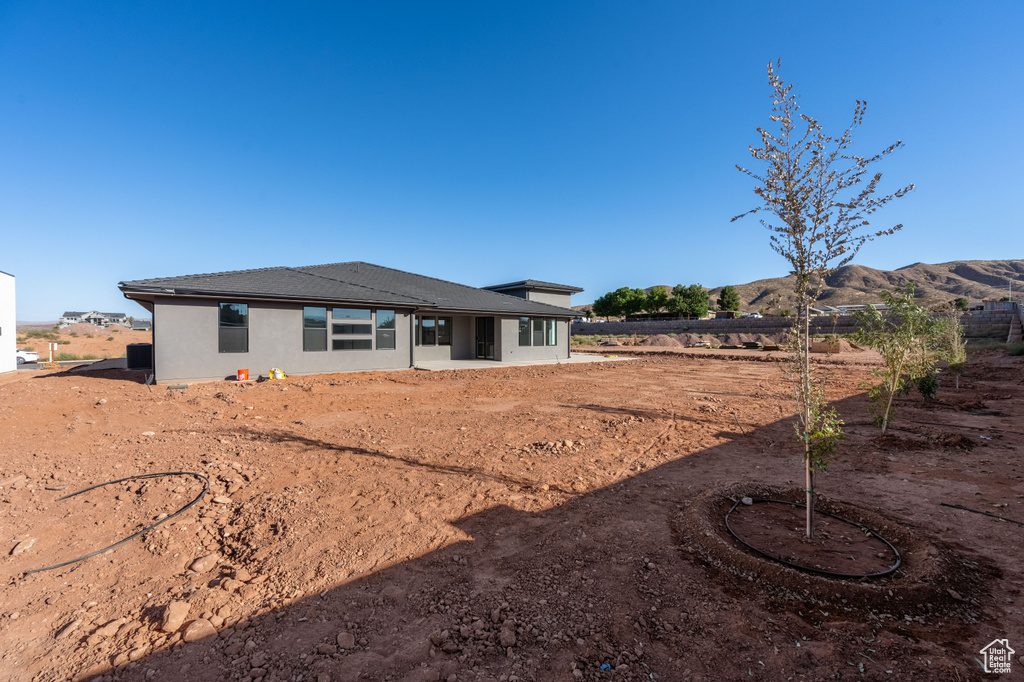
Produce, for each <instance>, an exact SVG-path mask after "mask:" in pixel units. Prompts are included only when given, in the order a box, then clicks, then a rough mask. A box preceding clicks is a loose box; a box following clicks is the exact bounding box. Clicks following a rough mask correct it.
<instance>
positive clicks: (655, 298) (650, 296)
mask: <svg viewBox="0 0 1024 682" xmlns="http://www.w3.org/2000/svg"><path fill="white" fill-rule="evenodd" d="M667 305H668V292H667V291H665V289H664V288H663V287H653V288H652V289H651V290H650V291H649V292H648V293H647V296H646V297H645V299H644V312H645V313H647V314H648V315H657V314H658V313H660V312H661V309H662V308H664V307H665V306H667Z"/></svg>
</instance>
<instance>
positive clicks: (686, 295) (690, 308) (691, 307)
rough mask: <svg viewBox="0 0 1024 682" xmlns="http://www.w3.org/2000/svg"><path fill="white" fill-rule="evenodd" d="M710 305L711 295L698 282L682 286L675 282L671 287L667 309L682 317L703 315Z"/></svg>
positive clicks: (706, 312)
mask: <svg viewBox="0 0 1024 682" xmlns="http://www.w3.org/2000/svg"><path fill="white" fill-rule="evenodd" d="M710 306H711V297H710V296H709V295H708V292H707V291H705V290H704V287H702V286H701V285H699V284H691V285H690V286H688V287H684V286H683V285H682V284H677V285H675V286H674V287H673V288H672V298H670V299H669V310H670V311H671V312H673V313H675V314H676V315H680V316H684V317H704V316H705V315H707V314H708V308H710Z"/></svg>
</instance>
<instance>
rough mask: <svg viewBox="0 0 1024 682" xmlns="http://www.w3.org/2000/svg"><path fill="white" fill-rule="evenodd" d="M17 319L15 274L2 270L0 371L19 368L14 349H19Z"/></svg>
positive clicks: (0, 287)
mask: <svg viewBox="0 0 1024 682" xmlns="http://www.w3.org/2000/svg"><path fill="white" fill-rule="evenodd" d="M15 320H17V317H15V314H14V275H9V274H7V273H6V272H2V271H0V373H3V372H14V371H16V370H17V369H18V361H17V359H16V358H15V356H14V351H15V350H17V349H18V342H17V335H18V330H17V327H16V324H15Z"/></svg>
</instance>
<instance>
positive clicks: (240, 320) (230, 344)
mask: <svg viewBox="0 0 1024 682" xmlns="http://www.w3.org/2000/svg"><path fill="white" fill-rule="evenodd" d="M217 342H218V346H219V348H218V349H219V350H220V352H221V353H248V352H249V304H248V303H221V304H220V330H219V333H218V338H217Z"/></svg>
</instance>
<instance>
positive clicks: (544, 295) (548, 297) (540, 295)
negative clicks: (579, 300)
mask: <svg viewBox="0 0 1024 682" xmlns="http://www.w3.org/2000/svg"><path fill="white" fill-rule="evenodd" d="M526 298H527V299H528V300H530V301H537V303H547V304H548V305H557V306H558V307H560V308H571V307H572V294H556V293H554V292H552V291H538V290H537V289H533V290H531V291H529V292H528V293H527V294H526Z"/></svg>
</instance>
